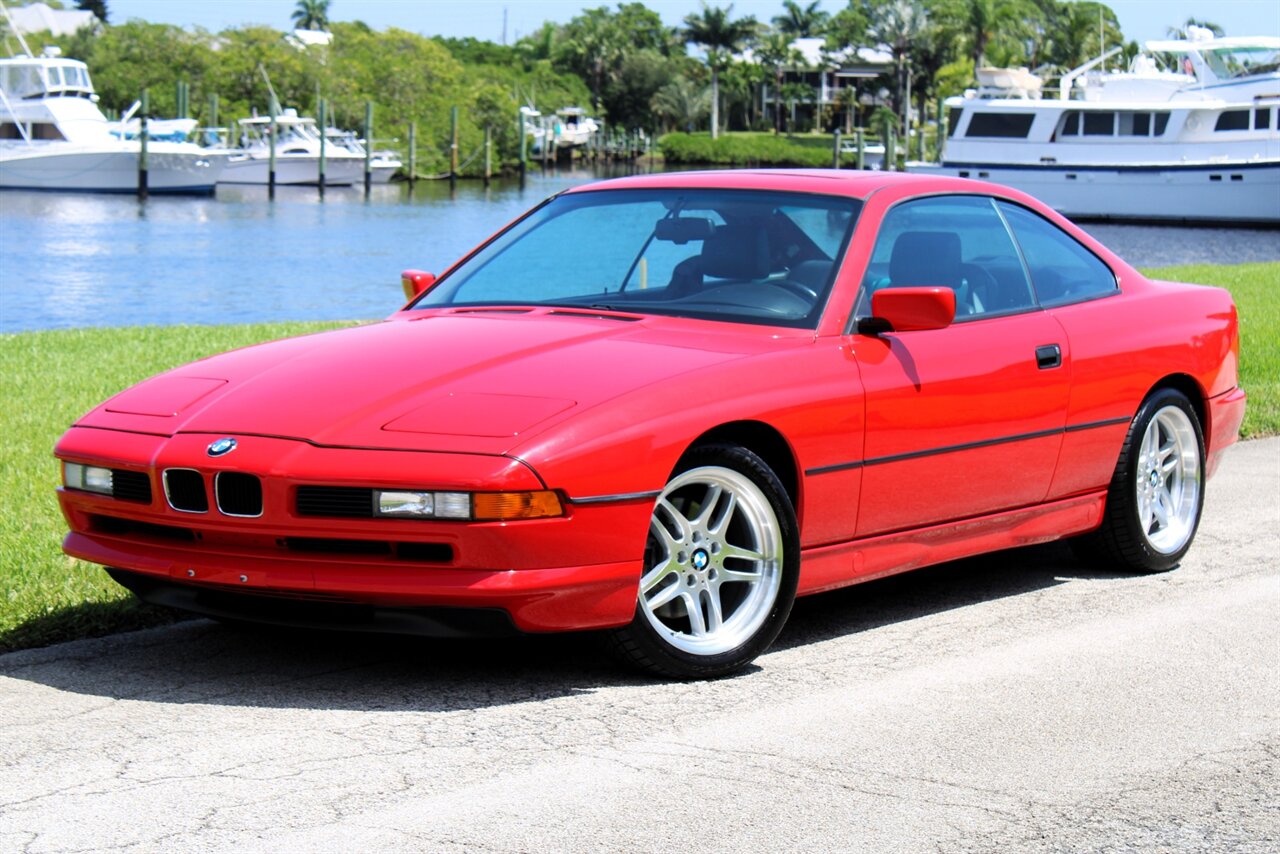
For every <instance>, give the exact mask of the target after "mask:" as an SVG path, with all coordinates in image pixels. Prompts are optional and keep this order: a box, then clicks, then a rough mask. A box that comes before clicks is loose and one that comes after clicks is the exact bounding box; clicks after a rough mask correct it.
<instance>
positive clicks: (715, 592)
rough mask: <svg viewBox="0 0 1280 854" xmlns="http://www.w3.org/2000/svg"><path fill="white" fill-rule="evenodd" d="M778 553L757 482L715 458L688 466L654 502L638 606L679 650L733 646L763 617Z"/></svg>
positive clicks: (778, 539)
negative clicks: (711, 463)
mask: <svg viewBox="0 0 1280 854" xmlns="http://www.w3.org/2000/svg"><path fill="white" fill-rule="evenodd" d="M782 555H783V545H782V528H781V526H780V525H779V523H778V518H777V516H776V515H775V514H774V511H773V507H772V506H771V505H770V503H769V500H768V498H766V497H765V494H764V492H763V491H761V489H760V487H758V486H756V484H755V482H753V481H752V480H751V479H750V478H748V477H746V476H745V475H743V474H740V473H738V472H737V471H734V470H733V469H729V468H722V467H720V466H704V467H702V468H695V469H691V470H689V471H687V472H684V473H683V474H680V475H678V476H676V477H675V478H674V479H672V481H671V482H670V483H668V484H667V488H666V489H665V490H663V492H662V495H661V496H660V497H659V498H658V503H657V504H656V505H655V506H654V509H653V517H652V518H651V520H650V522H649V542H648V547H647V548H646V550H645V572H644V575H643V576H641V578H640V593H639V601H640V610H641V611H643V612H644V615H645V617H646V618H647V619H648V621H649V624H650V625H651V626H652V627H653V629H654V631H656V632H657V633H658V636H659V637H660V638H662V639H663V640H664V641H666V642H667V643H668V644H670V645H671V646H673V647H675V648H676V649H678V650H681V651H683V652H686V653H690V654H693V655H716V654H718V653H723V652H728V651H729V650H732V649H736V648H738V647H739V646H741V645H742V644H744V643H746V642H747V641H748V640H750V639H751V638H752V637H753V636H754V635H755V634H756V633H757V632H758V631H759V630H760V628H761V627H762V626H763V625H764V624H765V622H766V621H767V620H768V619H769V614H770V612H771V611H772V609H773V606H774V603H775V602H776V601H777V598H778V590H779V588H780V586H781V582H782Z"/></svg>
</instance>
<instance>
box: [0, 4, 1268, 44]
mask: <svg viewBox="0 0 1280 854" xmlns="http://www.w3.org/2000/svg"><path fill="white" fill-rule="evenodd" d="M1108 4H1109V5H1110V6H1111V8H1112V9H1114V10H1115V13H1116V15H1117V16H1118V17H1119V19H1120V27H1121V29H1122V30H1123V31H1124V34H1125V37H1126V38H1128V39H1134V40H1137V41H1139V42H1143V41H1147V40H1148V39H1158V38H1164V37H1165V30H1166V29H1167V28H1168V27H1170V26H1173V25H1177V24H1181V23H1182V22H1183V21H1185V20H1186V19H1187V18H1188V17H1197V18H1207V19H1208V20H1210V21H1212V22H1214V23H1216V24H1218V25H1220V26H1221V27H1223V29H1225V30H1226V32H1227V35H1233V36H1246V35H1249V36H1258V35H1262V36H1280V0H1109V3H1108ZM13 5H17V4H16V3H15V4H13ZM67 5H71V4H70V3H68V4H67ZM296 5H297V4H296V0H107V9H108V12H109V14H110V17H111V21H112V23H121V22H123V21H126V20H128V19H129V18H143V19H145V20H148V21H152V22H155V23H167V24H177V25H179V26H193V25H198V26H202V27H204V28H205V29H208V30H214V31H217V30H221V29H225V28H227V27H232V26H238V25H240V24H268V25H270V26H273V27H276V28H278V29H284V28H286V27H287V26H289V24H290V17H289V16H290V14H291V13H292V12H293V10H294V8H295V7H296ZM602 5H608V6H611V7H612V6H615V5H616V0H614V1H613V2H605V0H331V2H330V4H329V18H330V20H334V21H349V20H355V19H359V20H361V21H364V22H365V23H366V24H368V25H369V26H371V27H373V28H374V29H377V30H381V29H385V28H387V27H399V28H401V29H405V30H410V31H412V32H417V33H422V34H423V35H442V36H451V37H455V38H461V37H464V36H474V37H475V38H478V39H486V40H488V41H493V42H501V41H502V35H503V33H502V19H503V10H504V9H505V10H506V12H507V41H508V43H510V42H513V41H515V40H516V38H518V37H519V36H522V35H527V34H528V33H530V32H533V31H534V30H536V29H537V28H538V27H539V26H540V25H541V24H542V22H543V21H547V20H551V21H556V22H558V23H563V22H565V21H568V20H569V19H570V18H572V17H574V16H575V15H577V14H578V13H579V12H581V11H582V9H583V8H586V7H595V6H602ZM645 5H646V6H648V7H649V8H650V9H653V10H654V11H655V12H657V13H658V14H659V15H661V16H662V19H663V21H664V22H666V23H667V24H668V25H670V26H676V25H678V24H679V23H680V22H681V21H682V20H683V19H684V16H685V15H687V14H689V13H690V12H695V11H697V9H698V5H699V0H645ZM712 5H721V6H724V5H728V4H727V3H723V2H713V3H712ZM843 6H844V2H843V0H823V2H822V4H821V8H823V9H825V10H826V11H828V12H834V11H836V10H838V9H840V8H842V7H843ZM781 11H782V0H734V3H733V12H734V15H735V16H739V15H753V16H755V17H756V18H757V19H758V20H761V21H768V20H769V19H771V18H772V17H773V16H775V15H778V14H780V13H781Z"/></svg>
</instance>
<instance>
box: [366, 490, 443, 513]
mask: <svg viewBox="0 0 1280 854" xmlns="http://www.w3.org/2000/svg"><path fill="white" fill-rule="evenodd" d="M377 506H378V515H379V516H413V517H418V518H430V517H431V516H434V515H435V493H432V492H379V493H378V505H377Z"/></svg>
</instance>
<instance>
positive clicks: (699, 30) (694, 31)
mask: <svg viewBox="0 0 1280 854" xmlns="http://www.w3.org/2000/svg"><path fill="white" fill-rule="evenodd" d="M732 14H733V4H732V3H730V4H729V5H728V7H727V8H723V9H722V8H720V7H719V6H708V5H707V4H706V0H703V3H702V12H701V14H697V15H693V14H691V15H687V16H685V19H684V27H685V30H684V39H685V41H686V42H687V43H691V44H697V45H702V46H703V47H704V48H706V49H707V67H708V68H710V69H711V138H712V139H716V138H717V137H719V135H720V70H721V69H722V68H724V66H725V65H726V64H727V63H728V60H729V56H730V55H731V54H733V53H737V52H739V51H741V50H742V48H743V46H744V45H745V44H746V43H747V42H748V41H750V40H751V39H752V37H754V36H755V34H756V31H757V30H758V29H759V24H757V23H756V19H755V18H753V17H751V16H749V15H748V16H747V17H745V18H738V19H736V20H735V19H733V18H731V17H730V15H732Z"/></svg>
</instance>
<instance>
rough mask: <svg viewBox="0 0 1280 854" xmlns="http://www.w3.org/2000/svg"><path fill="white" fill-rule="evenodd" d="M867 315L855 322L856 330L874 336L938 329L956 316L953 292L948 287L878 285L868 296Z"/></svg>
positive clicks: (948, 324) (954, 294)
mask: <svg viewBox="0 0 1280 854" xmlns="http://www.w3.org/2000/svg"><path fill="white" fill-rule="evenodd" d="M871 314H872V315H873V316H872V317H869V318H866V319H865V320H863V321H860V322H859V324H858V331H859V332H867V333H869V334H873V335H874V334H877V333H879V332H912V331H914V330H919V329H942V328H943V327H945V326H950V325H951V321H953V320H955V319H956V292H955V291H953V290H951V288H881V289H880V290H878V291H876V292H875V293H873V294H872V295H871ZM868 321H870V322H868ZM877 321H878V323H877ZM864 324H865V328H864ZM886 325H887V326H888V328H887V329H886V328H885V326H886Z"/></svg>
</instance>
